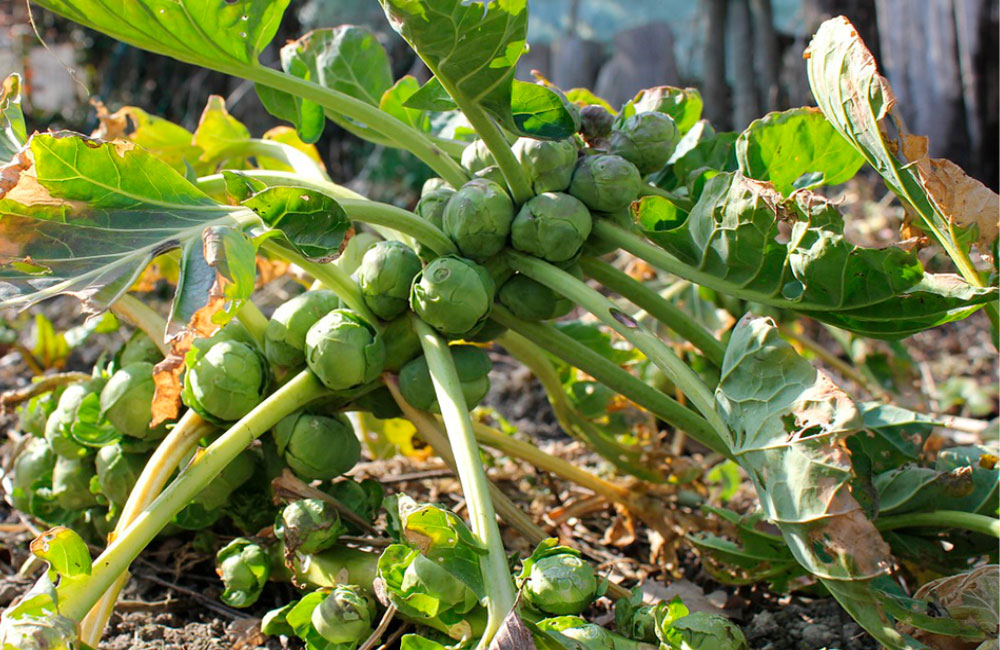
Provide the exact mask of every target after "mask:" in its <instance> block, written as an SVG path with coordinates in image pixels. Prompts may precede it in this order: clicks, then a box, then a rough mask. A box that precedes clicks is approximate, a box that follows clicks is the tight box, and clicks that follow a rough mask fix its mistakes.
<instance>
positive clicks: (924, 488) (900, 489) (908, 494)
mask: <svg viewBox="0 0 1000 650" xmlns="http://www.w3.org/2000/svg"><path fill="white" fill-rule="evenodd" d="M873 483H874V484H875V488H876V489H877V490H878V495H879V500H878V507H879V516H883V515H895V514H902V513H905V512H914V511H917V510H958V508H956V507H955V505H956V503H957V501H958V500H959V499H961V498H963V497H968V496H969V495H970V494H972V492H973V490H974V484H973V482H972V471H971V470H963V469H960V468H956V469H955V470H952V471H939V470H936V469H931V468H930V467H917V466H913V465H907V466H904V467H899V468H897V469H893V470H889V471H888V472H883V473H881V474H879V475H878V476H875V477H874V479H873Z"/></svg>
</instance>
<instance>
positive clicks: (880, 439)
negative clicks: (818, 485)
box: [847, 402, 940, 474]
mask: <svg viewBox="0 0 1000 650" xmlns="http://www.w3.org/2000/svg"><path fill="white" fill-rule="evenodd" d="M863 410H864V416H863V417H864V424H865V431H863V432H861V433H859V434H858V435H856V436H852V437H851V438H850V439H849V440H848V441H847V447H848V449H850V450H851V455H852V457H854V458H857V457H858V456H860V455H864V456H865V457H867V458H868V461H869V462H870V464H871V468H870V470H869V471H870V472H872V473H874V474H881V473H882V472H886V471H888V470H890V469H894V468H896V467H900V466H902V465H904V464H906V463H916V462H917V461H919V460H920V458H921V455H922V451H923V443H924V441H925V440H926V439H927V436H928V435H930V433H931V431H933V430H934V427H935V426H938V425H939V424H940V423H939V422H938V421H937V420H935V419H934V418H932V417H930V416H927V415H924V414H922V413H916V412H914V411H910V410H908V409H904V408H901V407H898V406H893V405H891V404H878V403H875V402H869V403H866V404H864V405H863Z"/></svg>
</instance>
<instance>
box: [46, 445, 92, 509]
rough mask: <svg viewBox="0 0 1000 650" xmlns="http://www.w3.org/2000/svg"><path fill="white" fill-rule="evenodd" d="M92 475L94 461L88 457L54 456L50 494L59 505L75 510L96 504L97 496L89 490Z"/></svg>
mask: <svg viewBox="0 0 1000 650" xmlns="http://www.w3.org/2000/svg"><path fill="white" fill-rule="evenodd" d="M93 476H94V463H93V461H92V460H91V459H89V458H66V457H64V456H59V457H58V458H56V463H55V466H54V467H53V468H52V496H53V497H54V498H55V500H56V502H57V503H58V504H59V507H61V508H64V509H65V510H70V511H77V510H83V509H85V508H89V507H90V506H96V505H97V497H96V496H95V495H94V494H93V493H91V491H90V479H91V478H92V477H93Z"/></svg>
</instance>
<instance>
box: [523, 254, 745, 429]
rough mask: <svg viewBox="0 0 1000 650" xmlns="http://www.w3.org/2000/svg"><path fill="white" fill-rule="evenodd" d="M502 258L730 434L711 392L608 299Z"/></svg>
mask: <svg viewBox="0 0 1000 650" xmlns="http://www.w3.org/2000/svg"><path fill="white" fill-rule="evenodd" d="M505 255H506V257H507V259H508V261H509V262H510V266H511V268H513V269H514V270H515V271H519V272H520V273H523V274H525V275H527V276H528V277H530V278H531V279H533V280H536V281H538V282H541V283H542V284H544V285H545V286H547V287H549V288H550V289H552V290H553V291H555V292H557V293H559V294H562V295H564V296H566V297H567V298H569V299H570V300H572V301H573V302H575V303H576V304H578V305H580V306H581V307H583V308H584V309H586V310H587V311H589V312H590V313H592V314H593V315H595V316H597V318H598V319H600V320H601V322H603V323H604V324H605V325H607V326H609V327H611V328H612V329H614V330H615V331H616V332H618V333H619V334H621V335H622V336H623V337H624V338H625V339H626V340H627V341H629V342H630V343H631V344H632V345H634V346H635V347H636V348H637V349H638V350H640V351H641V352H642V353H643V354H645V355H646V356H647V357H649V359H650V361H652V362H653V363H654V364H656V365H657V366H658V367H659V368H660V369H661V370H663V372H665V373H666V374H667V376H668V377H669V378H670V380H671V381H673V382H674V384H676V385H677V387H678V388H680V389H681V390H682V391H684V393H685V394H686V395H687V396H688V398H689V399H690V400H691V403H692V404H694V406H695V408H697V409H698V410H699V411H700V412H701V414H702V416H703V417H704V418H705V419H706V420H708V422H709V424H711V425H712V428H713V429H714V430H715V432H716V433H717V434H719V436H720V437H721V438H723V439H725V438H724V436H726V435H728V431H729V430H728V428H727V427H726V424H725V422H723V421H722V418H721V417H720V416H719V414H718V412H716V410H715V396H714V395H713V394H712V391H711V390H709V388H708V386H706V385H705V382H703V381H702V380H701V378H700V377H699V376H698V375H697V374H696V373H695V372H694V371H693V370H691V368H689V367H688V366H687V365H685V364H684V362H683V361H681V360H680V359H679V358H678V357H677V355H676V354H674V353H673V351H672V350H671V349H670V348H668V347H667V346H666V345H665V344H664V343H663V341H661V340H659V339H658V338H656V337H655V336H653V335H652V334H650V333H648V332H645V331H643V330H642V329H641V328H640V327H639V325H638V323H635V322H634V321H632V320H631V319H629V318H627V317H626V316H625V314H623V313H621V312H620V311H618V310H617V309H616V308H615V306H614V305H613V304H611V303H610V302H609V301H608V299H607V298H605V297H604V296H602V295H601V294H600V293H599V292H597V291H596V290H594V289H591V288H590V287H589V286H587V285H586V284H585V283H583V282H581V281H580V280H577V279H576V278H574V277H573V276H572V275H570V274H569V273H567V272H566V271H563V270H562V269H560V268H557V267H555V266H553V265H551V264H549V263H548V262H545V261H544V260H540V259H538V258H535V257H531V256H530V255H524V254H523V253H517V252H514V251H507V252H506V253H505Z"/></svg>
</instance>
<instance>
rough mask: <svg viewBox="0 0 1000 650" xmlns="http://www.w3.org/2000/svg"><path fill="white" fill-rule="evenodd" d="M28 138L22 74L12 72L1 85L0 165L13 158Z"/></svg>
mask: <svg viewBox="0 0 1000 650" xmlns="http://www.w3.org/2000/svg"><path fill="white" fill-rule="evenodd" d="M27 140H28V132H27V129H26V128H25V126H24V113H22V112H21V75H18V74H12V75H10V76H8V77H7V78H6V79H4V81H3V86H0V165H2V164H6V163H8V162H10V161H11V160H13V159H14V156H16V155H17V152H18V151H20V150H21V147H23V146H24V143H25V142H26V141H27Z"/></svg>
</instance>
